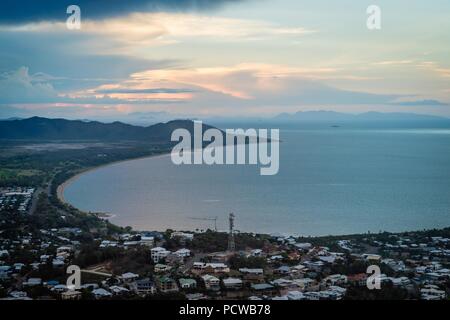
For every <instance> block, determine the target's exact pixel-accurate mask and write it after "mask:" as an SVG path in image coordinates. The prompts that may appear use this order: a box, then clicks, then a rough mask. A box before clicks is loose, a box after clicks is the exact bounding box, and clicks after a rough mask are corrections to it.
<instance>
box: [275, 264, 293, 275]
mask: <svg viewBox="0 0 450 320" xmlns="http://www.w3.org/2000/svg"><path fill="white" fill-rule="evenodd" d="M274 272H275V273H277V274H281V275H288V274H290V273H291V268H289V267H288V266H281V267H279V268H277V269H275V270H274Z"/></svg>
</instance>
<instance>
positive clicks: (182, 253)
mask: <svg viewBox="0 0 450 320" xmlns="http://www.w3.org/2000/svg"><path fill="white" fill-rule="evenodd" d="M175 254H176V255H177V256H179V257H182V258H187V257H189V256H190V255H191V250H189V249H186V248H183V249H179V250H177V251H175Z"/></svg>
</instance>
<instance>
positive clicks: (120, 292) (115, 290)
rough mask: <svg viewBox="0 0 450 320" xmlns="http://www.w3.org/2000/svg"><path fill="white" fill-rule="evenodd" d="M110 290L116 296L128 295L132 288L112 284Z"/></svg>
mask: <svg viewBox="0 0 450 320" xmlns="http://www.w3.org/2000/svg"><path fill="white" fill-rule="evenodd" d="M109 290H111V292H112V293H113V294H114V295H115V296H120V295H126V294H128V293H129V292H130V290H128V289H127V288H124V287H121V286H111V287H109Z"/></svg>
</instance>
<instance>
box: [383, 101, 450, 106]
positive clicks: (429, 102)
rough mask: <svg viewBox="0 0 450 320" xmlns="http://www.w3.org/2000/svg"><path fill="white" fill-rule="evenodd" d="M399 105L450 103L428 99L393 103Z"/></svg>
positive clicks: (444, 104)
mask: <svg viewBox="0 0 450 320" xmlns="http://www.w3.org/2000/svg"><path fill="white" fill-rule="evenodd" d="M392 104H394V105H398V106H448V103H445V102H441V101H438V100H433V99H427V100H414V101H402V102H394V103H392Z"/></svg>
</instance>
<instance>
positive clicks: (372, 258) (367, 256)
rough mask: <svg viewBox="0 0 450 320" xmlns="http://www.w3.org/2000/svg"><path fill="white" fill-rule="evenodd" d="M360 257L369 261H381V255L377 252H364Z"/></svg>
mask: <svg viewBox="0 0 450 320" xmlns="http://www.w3.org/2000/svg"><path fill="white" fill-rule="evenodd" d="M362 257H363V259H364V260H366V261H371V262H380V261H381V256H380V255H378V254H369V253H365V254H363V255H362Z"/></svg>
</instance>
